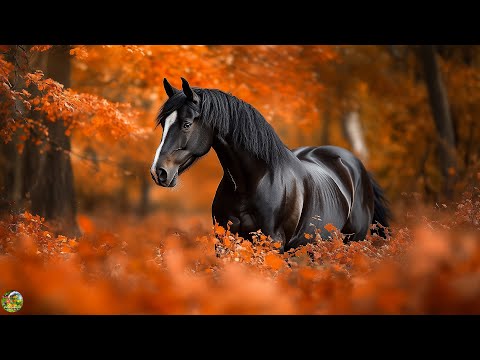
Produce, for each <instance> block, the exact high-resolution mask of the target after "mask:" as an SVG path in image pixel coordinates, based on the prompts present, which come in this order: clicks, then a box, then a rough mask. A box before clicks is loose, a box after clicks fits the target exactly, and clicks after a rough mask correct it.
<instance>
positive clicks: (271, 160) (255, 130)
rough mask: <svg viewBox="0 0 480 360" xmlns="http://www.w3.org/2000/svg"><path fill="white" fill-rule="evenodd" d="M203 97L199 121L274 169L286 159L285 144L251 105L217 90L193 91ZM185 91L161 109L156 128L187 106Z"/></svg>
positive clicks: (201, 89)
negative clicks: (173, 113) (172, 114)
mask: <svg viewBox="0 0 480 360" xmlns="http://www.w3.org/2000/svg"><path fill="white" fill-rule="evenodd" d="M192 90H193V91H195V93H196V94H197V95H198V96H199V97H200V105H199V108H200V119H201V121H203V122H204V123H205V124H207V125H210V126H211V127H213V128H214V129H216V130H217V131H218V133H219V135H220V136H222V137H223V138H225V137H227V135H230V137H229V138H227V139H228V140H231V141H232V143H233V144H234V145H238V146H240V147H241V148H243V149H245V150H246V151H248V152H250V153H252V154H253V155H255V156H256V157H257V158H260V159H262V160H264V161H265V162H266V163H267V164H268V165H270V166H275V165H276V164H278V163H279V162H280V161H281V159H284V158H285V157H286V155H287V153H288V149H287V148H286V146H285V145H284V144H283V143H282V141H281V140H280V138H279V137H278V135H277V134H276V133H275V131H274V130H273V128H272V126H271V125H270V124H269V123H268V122H267V121H266V120H265V118H264V117H263V116H262V114H260V113H259V112H258V110H257V109H255V108H254V107H253V106H252V105H250V104H248V103H246V102H244V101H243V100H241V99H239V98H237V97H235V96H233V95H231V94H227V93H225V92H223V91H220V90H217V89H203V88H192ZM185 100H186V96H185V94H184V93H183V92H182V91H179V92H177V93H176V94H174V95H173V96H172V97H170V98H169V99H168V100H167V101H166V102H165V104H164V105H163V106H162V108H161V109H160V113H159V115H158V117H157V120H156V124H157V125H159V124H160V123H163V122H164V121H165V119H166V118H167V116H168V115H170V114H171V113H172V112H174V111H176V110H178V109H179V108H181V107H182V106H183V105H184V104H185Z"/></svg>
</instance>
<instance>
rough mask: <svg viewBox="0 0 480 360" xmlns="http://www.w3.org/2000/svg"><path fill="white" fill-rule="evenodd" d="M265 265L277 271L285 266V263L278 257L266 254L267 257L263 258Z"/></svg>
mask: <svg viewBox="0 0 480 360" xmlns="http://www.w3.org/2000/svg"><path fill="white" fill-rule="evenodd" d="M265 264H266V265H268V266H270V267H271V268H272V269H274V270H278V269H280V268H281V267H282V266H283V265H285V262H284V261H283V259H282V258H281V257H280V256H278V255H276V254H268V255H267V256H265Z"/></svg>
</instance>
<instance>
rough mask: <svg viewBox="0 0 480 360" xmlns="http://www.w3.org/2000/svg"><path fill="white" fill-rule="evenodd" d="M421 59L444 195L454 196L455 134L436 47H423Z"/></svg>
mask: <svg viewBox="0 0 480 360" xmlns="http://www.w3.org/2000/svg"><path fill="white" fill-rule="evenodd" d="M420 59H421V63H422V66H423V71H424V78H425V84H426V86H427V90H428V98H429V101H430V108H431V111H432V115H433V119H434V121H435V126H436V128H437V132H438V135H439V143H438V161H439V165H440V169H441V172H442V175H443V178H444V193H445V196H446V197H447V198H448V199H451V198H452V196H453V187H454V184H455V175H456V172H457V164H456V156H455V134H454V129H453V123H452V117H451V113H450V105H449V102H448V97H447V90H446V87H445V83H444V81H443V79H442V74H441V73H440V68H439V66H438V61H437V57H436V50H435V47H434V45H422V46H421V48H420Z"/></svg>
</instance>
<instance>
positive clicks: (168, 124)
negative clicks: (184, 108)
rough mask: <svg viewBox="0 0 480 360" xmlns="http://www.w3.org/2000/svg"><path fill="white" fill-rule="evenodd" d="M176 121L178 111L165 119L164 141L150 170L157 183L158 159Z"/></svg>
mask: <svg viewBox="0 0 480 360" xmlns="http://www.w3.org/2000/svg"><path fill="white" fill-rule="evenodd" d="M175 120H177V111H174V112H173V113H171V114H170V115H168V116H167V118H166V119H165V126H164V128H163V134H162V141H161V142H160V146H159V147H158V149H157V152H156V153H155V159H153V164H152V167H151V169H150V172H151V173H152V176H153V177H154V178H155V180H156V181H157V182H158V177H157V170H156V169H157V162H158V158H159V157H160V152H161V151H162V147H163V144H164V143H165V139H166V138H167V134H168V130H169V129H170V127H171V126H172V125H173V123H174V122H175Z"/></svg>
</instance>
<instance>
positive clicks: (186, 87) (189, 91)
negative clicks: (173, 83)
mask: <svg viewBox="0 0 480 360" xmlns="http://www.w3.org/2000/svg"><path fill="white" fill-rule="evenodd" d="M181 79H182V89H183V93H184V94H185V95H186V96H187V99H188V100H190V101H192V102H194V103H195V104H198V103H199V101H200V98H199V97H198V95H197V94H196V93H195V91H193V90H192V88H191V87H190V84H189V83H188V81H187V80H185V79H184V78H183V77H182V78H181Z"/></svg>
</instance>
